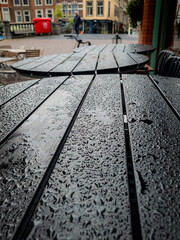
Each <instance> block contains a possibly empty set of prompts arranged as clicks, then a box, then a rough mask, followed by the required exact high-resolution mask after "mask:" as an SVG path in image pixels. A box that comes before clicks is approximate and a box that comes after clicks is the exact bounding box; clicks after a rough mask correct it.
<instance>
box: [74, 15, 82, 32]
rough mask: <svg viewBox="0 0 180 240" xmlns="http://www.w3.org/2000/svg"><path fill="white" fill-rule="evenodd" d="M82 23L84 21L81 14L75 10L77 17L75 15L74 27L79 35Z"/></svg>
mask: <svg viewBox="0 0 180 240" xmlns="http://www.w3.org/2000/svg"><path fill="white" fill-rule="evenodd" d="M81 23H82V20H81V18H80V16H79V15H78V13H77V12H75V17H74V29H75V31H76V34H77V36H78V34H79V26H80V24H81Z"/></svg>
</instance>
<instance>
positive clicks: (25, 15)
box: [23, 10, 31, 23]
mask: <svg viewBox="0 0 180 240" xmlns="http://www.w3.org/2000/svg"><path fill="white" fill-rule="evenodd" d="M25 12H28V13H29V21H26V19H25V16H26V15H25ZM23 17H24V22H25V23H29V22H31V12H30V10H24V11H23Z"/></svg>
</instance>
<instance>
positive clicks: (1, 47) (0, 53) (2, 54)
mask: <svg viewBox="0 0 180 240" xmlns="http://www.w3.org/2000/svg"><path fill="white" fill-rule="evenodd" d="M11 48H12V47H11V45H2V46H0V49H11ZM0 57H5V55H4V52H0Z"/></svg>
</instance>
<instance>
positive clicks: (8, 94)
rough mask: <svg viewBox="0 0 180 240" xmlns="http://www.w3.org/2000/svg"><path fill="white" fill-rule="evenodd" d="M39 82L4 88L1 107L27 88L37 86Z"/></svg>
mask: <svg viewBox="0 0 180 240" xmlns="http://www.w3.org/2000/svg"><path fill="white" fill-rule="evenodd" d="M37 81H39V80H37V79H35V80H30V81H25V82H19V83H14V84H8V85H5V86H3V88H1V91H0V106H1V105H2V104H4V103H5V102H7V101H9V100H10V99H11V98H13V97H15V96H16V95H17V94H19V93H21V92H22V91H24V90H25V89H26V88H28V87H30V86H31V85H33V84H35V83H36V82H37Z"/></svg>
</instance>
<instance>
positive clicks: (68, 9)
mask: <svg viewBox="0 0 180 240" xmlns="http://www.w3.org/2000/svg"><path fill="white" fill-rule="evenodd" d="M56 2H57V4H58V5H62V10H63V15H64V18H66V17H67V16H68V15H69V16H71V17H74V16H75V12H78V14H79V16H80V17H81V18H82V17H83V1H82V0H76V1H74V0H56Z"/></svg>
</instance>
